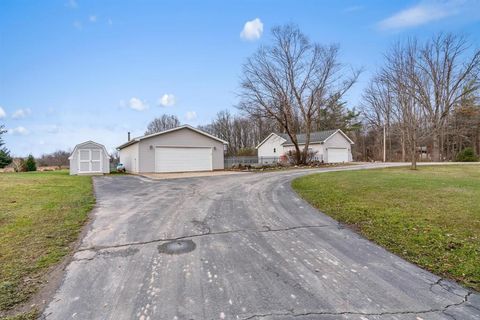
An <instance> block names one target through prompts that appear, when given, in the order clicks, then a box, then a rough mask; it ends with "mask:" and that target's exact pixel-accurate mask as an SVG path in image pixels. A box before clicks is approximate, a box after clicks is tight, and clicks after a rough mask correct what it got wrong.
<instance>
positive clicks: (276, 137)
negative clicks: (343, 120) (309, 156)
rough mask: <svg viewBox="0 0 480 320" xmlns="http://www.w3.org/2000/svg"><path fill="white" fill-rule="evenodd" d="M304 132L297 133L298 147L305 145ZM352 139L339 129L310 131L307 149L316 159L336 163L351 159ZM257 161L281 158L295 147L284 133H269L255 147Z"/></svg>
mask: <svg viewBox="0 0 480 320" xmlns="http://www.w3.org/2000/svg"><path fill="white" fill-rule="evenodd" d="M305 140H306V139H305V134H297V141H298V143H299V146H300V149H303V148H304V146H305ZM352 145H353V141H352V140H351V139H350V138H349V137H348V136H347V135H346V134H345V133H344V132H343V131H342V130H340V129H337V130H326V131H318V132H312V133H311V134H310V144H309V147H308V148H309V149H310V150H311V151H313V152H316V153H315V159H314V160H316V161H320V162H325V163H338V162H350V161H352V148H351V146H352ZM256 148H257V150H258V157H259V161H261V162H268V161H269V160H270V161H276V160H277V159H282V157H285V155H286V154H287V153H288V152H289V151H294V150H295V147H294V145H293V143H292V140H291V139H290V137H289V136H288V135H287V134H285V133H271V134H269V135H268V136H267V137H266V138H265V139H264V140H263V141H262V142H260V143H259V144H258V146H257V147H256Z"/></svg>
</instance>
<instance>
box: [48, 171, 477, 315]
mask: <svg viewBox="0 0 480 320" xmlns="http://www.w3.org/2000/svg"><path fill="white" fill-rule="evenodd" d="M375 166H378V165H364V166H355V167H348V168H347V169H348V170H351V169H361V168H369V167H375ZM337 170H338V169H337ZM314 171H328V170H325V169H318V170H308V171H307V170H303V171H300V170H299V171H283V172H270V173H246V174H239V175H228V176H216V177H203V178H190V179H177V180H163V181H152V180H149V179H144V178H140V177H134V176H107V177H100V178H95V179H94V183H95V190H96V196H97V206H96V208H95V209H94V212H93V219H94V220H93V222H92V223H91V225H90V230H89V231H88V233H87V235H86V236H85V238H84V239H83V241H82V244H81V247H80V249H79V250H78V252H77V253H76V254H75V256H74V258H73V261H72V262H71V263H70V265H69V266H68V268H67V271H66V275H65V279H64V280H63V283H62V284H61V286H60V288H59V289H58V291H57V293H56V295H55V297H54V299H53V300H52V301H51V302H50V304H49V305H48V307H47V309H46V310H45V313H44V316H45V318H46V319H61V320H65V319H111V320H121V319H140V320H147V319H150V320H153V319H179V320H180V319H329V320H337V319H358V320H367V319H368V320H375V319H381V320H384V319H414V320H422V319H424V320H430V319H450V320H451V319H457V320H460V319H480V296H479V295H478V294H476V293H471V292H468V291H466V290H465V289H463V288H462V287H460V286H458V285H456V284H453V283H451V282H448V281H445V280H442V279H440V278H438V277H437V276H435V275H433V274H431V273H429V272H427V271H424V270H422V269H420V268H418V267H416V266H414V265H412V264H410V263H408V262H406V261H404V260H402V259H401V258H399V257H397V256H395V255H393V254H390V253H389V252H387V251H385V250H384V249H382V248H380V247H378V246H376V245H375V244H372V243H371V242H369V241H367V240H365V239H363V238H362V237H360V236H358V235H357V234H355V233H354V232H352V231H350V230H349V229H345V228H343V227H342V226H341V225H339V224H338V223H337V222H336V221H334V220H333V219H331V218H329V217H327V216H326V215H324V214H322V213H320V212H318V211H317V210H316V209H314V208H312V207H311V206H309V205H308V204H307V203H306V202H304V201H303V200H301V199H299V198H298V196H297V195H296V194H295V193H294V192H293V191H292V190H291V188H290V181H291V180H292V179H293V178H294V177H297V176H300V175H304V174H306V173H312V172H314ZM180 240H191V241H193V243H194V244H195V249H194V250H193V251H191V252H188V253H183V254H173V255H172V254H167V253H165V252H164V247H165V244H166V243H168V242H169V241H176V242H175V243H180V244H183V243H182V242H178V241H180ZM187 242H188V243H190V244H191V242H190V241H187ZM179 246H180V245H179ZM159 247H160V248H159ZM162 248H163V249H162Z"/></svg>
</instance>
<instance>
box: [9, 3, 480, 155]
mask: <svg viewBox="0 0 480 320" xmlns="http://www.w3.org/2000/svg"><path fill="white" fill-rule="evenodd" d="M479 21H480V2H479V1H469V0H453V1H452V0H443V1H430V0H429V1H314V0H310V1H300V0H291V1H279V0H278V1H273V0H264V1H261V0H258V1H249V0H244V1H240V0H238V1H174V0H172V1H153V0H151V1H126V0H125V1H114V0H111V1H87V0H51V1H34V0H31V1H26V0H12V1H9V0H3V1H1V2H0V124H5V126H6V127H7V129H8V130H9V132H8V134H6V135H5V140H6V142H7V146H8V148H9V149H10V150H11V151H12V153H13V154H15V155H22V156H23V155H27V154H28V153H33V154H34V155H37V156H38V155H40V154H42V153H47V152H52V151H55V150H57V149H67V150H68V149H71V148H73V146H74V145H75V144H76V143H79V142H82V141H85V140H95V141H97V142H100V143H104V144H105V145H106V146H107V148H108V149H109V150H113V149H114V148H115V146H118V145H119V144H121V143H123V142H124V141H125V140H126V136H127V131H131V132H132V135H141V134H143V132H144V131H145V128H146V126H147V124H148V122H149V121H150V120H151V119H153V118H154V117H155V116H158V115H161V114H162V113H168V114H175V115H177V116H178V117H179V118H180V120H181V121H182V122H183V123H188V124H191V125H194V126H196V125H199V124H206V123H208V122H210V121H211V119H212V118H213V117H214V116H215V114H216V113H217V112H218V111H220V110H223V109H230V110H231V111H232V112H236V110H235V108H234V106H235V104H236V103H237V95H236V92H238V84H239V77H240V75H241V65H242V63H243V62H244V61H245V59H246V58H247V57H248V56H250V55H251V54H252V53H253V52H254V51H255V50H256V49H257V48H258V47H259V46H260V45H262V44H265V43H268V42H269V39H270V30H271V28H272V27H273V26H275V25H279V24H285V23H296V24H298V26H299V27H300V28H301V30H302V31H303V32H304V33H305V34H307V35H308V36H309V37H310V39H311V40H313V41H316V42H320V43H324V44H330V43H338V44H339V45H340V47H341V59H342V61H343V62H344V63H347V64H350V65H351V66H353V67H354V68H358V67H363V68H364V69H365V72H364V73H363V74H362V76H361V78H360V80H359V82H358V83H357V84H356V86H355V87H354V88H353V90H352V91H351V92H350V94H349V95H348V101H347V102H348V106H349V107H350V108H352V107H355V106H356V105H358V103H359V101H360V97H361V92H362V90H363V88H364V87H365V85H366V83H367V82H368V79H369V77H370V76H371V74H372V73H373V72H374V71H375V69H376V68H378V67H379V66H380V65H381V63H382V54H383V53H384V52H385V51H386V50H387V49H388V47H389V46H390V45H391V44H392V43H393V42H395V41H396V40H399V39H402V38H405V37H408V36H412V35H415V36H418V37H420V38H425V37H429V36H431V35H432V34H433V33H435V32H439V31H451V32H459V33H464V34H466V35H467V36H468V37H469V39H470V40H471V42H472V43H473V44H474V46H477V47H478V46H479V45H480V24H479Z"/></svg>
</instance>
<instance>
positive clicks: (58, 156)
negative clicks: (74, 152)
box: [37, 150, 70, 169]
mask: <svg viewBox="0 0 480 320" xmlns="http://www.w3.org/2000/svg"><path fill="white" fill-rule="evenodd" d="M69 156H70V152H68V151H64V150H57V151H55V152H52V153H50V154H44V155H42V156H41V157H40V158H39V159H38V160H37V162H38V164H39V165H40V166H56V167H58V168H59V169H61V168H62V166H68V165H69V160H68V157H69Z"/></svg>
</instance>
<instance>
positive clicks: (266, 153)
mask: <svg viewBox="0 0 480 320" xmlns="http://www.w3.org/2000/svg"><path fill="white" fill-rule="evenodd" d="M284 142H285V139H282V138H281V137H279V136H277V135H275V134H273V135H271V136H270V138H268V140H267V141H265V142H264V143H263V144H262V145H261V146H260V147H258V150H257V153H258V157H280V156H282V155H283V147H282V143H284Z"/></svg>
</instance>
